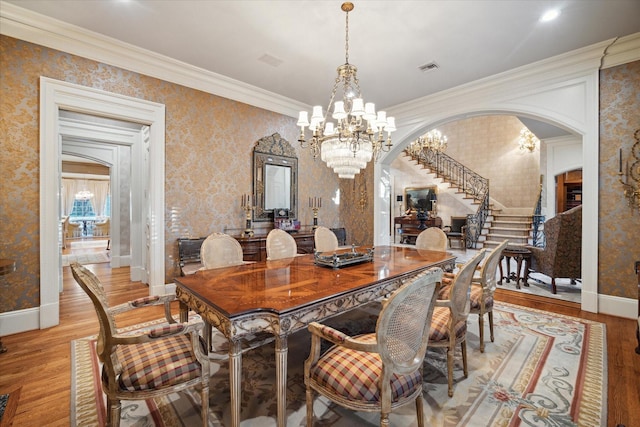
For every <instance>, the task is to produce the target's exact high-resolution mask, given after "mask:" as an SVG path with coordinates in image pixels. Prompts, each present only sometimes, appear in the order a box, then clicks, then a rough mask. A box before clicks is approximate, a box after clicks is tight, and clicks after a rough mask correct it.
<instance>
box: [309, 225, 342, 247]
mask: <svg viewBox="0 0 640 427" xmlns="http://www.w3.org/2000/svg"><path fill="white" fill-rule="evenodd" d="M313 239H314V246H315V250H316V251H317V252H333V251H335V250H336V249H338V246H339V245H338V237H337V236H336V235H335V233H334V232H333V231H331V230H329V229H328V228H327V227H323V226H319V227H318V228H316V231H315V232H314V233H313Z"/></svg>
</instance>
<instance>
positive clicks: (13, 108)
mask: <svg viewBox="0 0 640 427" xmlns="http://www.w3.org/2000/svg"><path fill="white" fill-rule="evenodd" d="M40 76H46V77H50V78H53V79H57V80H62V81H67V82H71V83H75V84H79V85H83V86H88V87H93V88H98V89H102V90H106V91H109V92H113V93H118V94H123V95H127V96H132V97H136V98H141V99H146V100H150V101H154V102H158V103H162V104H164V105H165V106H166V159H165V162H166V164H165V170H166V178H165V203H166V206H165V221H166V226H165V239H166V241H165V246H166V247H165V253H166V262H165V275H166V280H167V282H171V280H172V278H173V277H174V276H175V275H177V269H176V259H177V255H178V254H177V242H176V240H177V239H178V237H187V236H206V235H208V234H209V233H211V232H214V231H223V230H224V229H225V227H228V228H241V227H243V226H244V222H243V212H242V211H241V209H240V197H239V195H240V194H243V193H250V192H251V189H252V150H253V146H254V144H255V142H256V141H258V140H259V139H260V138H262V137H264V136H268V135H272V134H273V133H275V132H278V133H279V134H280V135H282V137H283V138H285V139H287V140H288V141H289V142H290V143H291V145H292V146H294V147H295V148H296V150H297V152H298V159H299V191H298V196H299V198H300V200H301V201H304V200H307V199H308V196H317V197H322V198H323V205H322V206H323V207H322V209H321V211H320V213H319V224H320V225H326V226H328V227H338V226H344V227H347V230H349V227H350V226H349V224H348V223H346V222H341V221H340V217H339V211H340V207H339V206H338V205H337V204H336V203H331V202H329V201H331V200H332V198H335V194H336V189H337V188H338V186H339V183H338V181H339V180H338V179H337V176H336V175H335V174H334V173H333V171H331V169H329V168H327V167H326V166H325V164H324V163H323V162H322V161H321V160H320V159H316V160H314V159H313V157H312V156H311V154H310V153H309V152H307V151H305V150H302V149H300V148H299V144H298V142H297V136H298V131H299V130H298V128H297V127H296V126H295V118H291V117H287V116H283V115H281V114H277V113H273V112H270V111H266V110H263V109H260V108H256V107H252V106H250V105H247V104H243V103H239V102H235V101H231V100H229V99H226V98H221V97H218V96H214V95H210V94H207V93H205V92H201V91H197V90H194V89H190V88H187V87H184V86H180V85H177V84H173V83H169V82H165V81H161V80H158V79H155V78H152V77H148V76H144V75H141V74H137V73H133V72H130V71H127V70H123V69H120V68H117V67H112V66H109V65H105V64H102V63H98V62H95V61H91V60H89V59H86V58H81V57H78V56H74V55H69V54H66V53H64V52H60V51H56V50H52V49H48V48H45V47H42V46H39V45H35V44H31V43H26V42H24V41H20V40H16V39H13V38H10V37H6V36H0V82H1V83H2V92H1V96H0V147H1V149H0V165H1V167H0V233H1V234H2V243H1V245H0V257H3V258H4V257H10V258H17V259H18V263H17V271H16V272H15V273H13V274H11V275H7V276H6V277H4V278H2V281H3V282H2V283H0V285H2V289H1V292H0V312H7V311H13V310H20V309H26V308H31V307H36V306H38V304H39V293H40V290H39V286H40V285H39V283H40V282H39V281H40V264H39V263H40V254H39V215H40V212H39V128H38V120H39V117H38V107H39V90H38V88H39V78H40ZM325 201H326V202H325ZM343 205H344V201H343V202H342V205H341V206H343ZM45 214H46V213H45ZM50 214H51V215H56V213H55V212H51V213H50ZM298 217H299V219H300V220H301V222H302V224H309V225H310V224H312V222H313V220H312V218H313V213H312V212H311V210H310V209H308V207H307V206H305V204H304V203H301V204H300V213H299V215H298Z"/></svg>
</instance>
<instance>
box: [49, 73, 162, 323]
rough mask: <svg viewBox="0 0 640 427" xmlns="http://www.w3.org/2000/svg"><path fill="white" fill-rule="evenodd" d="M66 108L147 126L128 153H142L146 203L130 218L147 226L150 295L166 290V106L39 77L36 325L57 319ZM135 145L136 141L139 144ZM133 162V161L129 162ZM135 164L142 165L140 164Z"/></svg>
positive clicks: (54, 321) (139, 155) (140, 156)
mask: <svg viewBox="0 0 640 427" xmlns="http://www.w3.org/2000/svg"><path fill="white" fill-rule="evenodd" d="M60 110H69V111H73V112H78V113H84V114H90V115H94V116H99V117H108V118H112V119H117V120H122V121H128V122H134V123H140V124H144V125H147V126H149V140H148V141H149V142H148V147H141V151H144V150H148V152H146V153H144V152H141V153H138V155H137V156H136V155H133V154H132V161H135V160H136V159H134V157H136V158H137V159H138V161H143V159H146V160H147V162H148V165H149V174H148V177H147V180H146V181H147V182H148V185H147V188H148V206H147V207H145V209H142V211H143V215H141V218H137V219H134V222H136V221H138V223H139V224H141V225H145V227H143V228H145V229H147V230H149V231H148V234H146V235H147V236H148V240H147V242H146V245H147V247H148V248H149V253H148V256H147V257H145V258H146V259H148V262H149V263H148V266H147V267H146V270H147V271H148V274H145V275H148V277H147V278H148V283H149V295H158V294H162V293H164V292H165V280H164V277H165V269H164V158H165V153H164V146H165V143H164V139H165V107H164V105H162V104H158V103H155V102H151V101H146V100H142V99H136V98H132V97H128V96H124V95H119V94H114V93H109V92H105V91H102V90H98V89H94V88H89V87H84V86H79V85H75V84H72V83H67V82H63V81H59V80H54V79H50V78H47V77H40V307H39V326H40V328H41V329H42V328H48V327H51V326H55V325H57V324H58V323H59V314H60V306H59V304H60V299H59V293H58V289H59V288H60V285H61V284H60V277H59V272H60V268H61V265H60V256H59V251H60V243H59V239H58V227H59V221H58V212H59V203H60V187H59V185H58V183H59V176H60V169H59V168H60V163H61V152H62V149H61V143H60V136H59V134H60V123H59V111H60ZM139 145H140V144H139ZM133 167H134V168H135V167H136V165H135V164H134V165H133ZM138 167H139V169H142V170H145V169H146V168H144V165H142V164H139V165H138Z"/></svg>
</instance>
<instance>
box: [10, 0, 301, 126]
mask: <svg viewBox="0 0 640 427" xmlns="http://www.w3.org/2000/svg"><path fill="white" fill-rule="evenodd" d="M0 34H3V35H6V36H9V37H13V38H16V39H20V40H24V41H26V42H29V43H34V44H38V45H41V46H45V47H48V48H51V49H56V50H60V51H62V52H66V53H70V54H72V55H77V56H81V57H83V58H88V59H91V60H94V61H98V62H101V63H104V64H109V65H112V66H115V67H120V68H123V69H126V70H129V71H133V72H136V73H140V74H144V75H147V76H150V77H155V78H158V79H160V80H164V81H168V82H171V83H176V84H179V85H183V86H186V87H190V88H192V89H197V90H201V91H203V92H207V93H210V94H212V95H217V96H221V97H224V98H228V99H231V100H234V101H238V102H242V103H245V104H249V105H252V106H254V107H258V108H263V109H265V110H269V111H273V112H276V113H280V114H284V115H286V116H290V117H294V118H297V117H298V112H299V111H300V110H306V109H309V106H308V105H306V104H304V103H301V102H299V101H295V100H293V99H290V98H287V97H284V96H281V95H278V94H275V93H273V92H269V91H266V90H264V89H261V88H258V87H256V86H252V85H249V84H246V83H243V82H241V81H239V80H234V79H231V78H229V77H226V76H223V75H221V74H217V73H213V72H210V71H207V70H204V69H202V68H198V67H194V66H193V65H190V64H187V63H184V62H181V61H177V60H175V59H172V58H169V57H166V56H164V55H160V54H157V53H154V52H151V51H148V50H146V49H141V48H139V47H137V46H133V45H131V44H128V43H124V42H121V41H119V40H116V39H113V38H111V37H106V36H103V35H101V34H98V33H94V32H91V31H88V30H85V29H83V28H80V27H77V26H75V25H71V24H67V23H65V22H62V21H59V20H57V19H53V18H50V17H47V16H44V15H41V14H38V13H35V12H32V11H30V10H27V9H24V8H21V7H18V6H16V5H14V4H11V3H6V2H3V1H0Z"/></svg>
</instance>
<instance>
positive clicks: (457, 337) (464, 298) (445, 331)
mask: <svg viewBox="0 0 640 427" xmlns="http://www.w3.org/2000/svg"><path fill="white" fill-rule="evenodd" d="M485 251H486V249H482V250H481V251H480V252H478V253H477V254H476V255H475V256H474V257H473V258H471V259H470V260H469V261H467V263H466V264H465V265H463V266H462V267H461V268H460V270H459V271H458V272H457V273H456V275H455V277H454V278H453V282H452V283H451V288H450V291H449V295H448V298H447V299H444V300H443V299H438V300H437V301H436V307H435V309H434V311H433V319H432V321H431V332H430V334H429V346H430V347H444V348H446V349H447V380H448V384H449V397H451V396H453V357H454V353H455V348H456V346H457V345H460V349H461V350H462V367H463V372H464V377H465V378H466V377H467V376H468V375H469V371H468V369H467V316H468V315H469V308H470V302H469V287H470V286H471V279H472V277H473V273H474V271H475V269H476V267H477V266H478V264H479V263H480V261H481V260H482V258H484V255H485Z"/></svg>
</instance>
